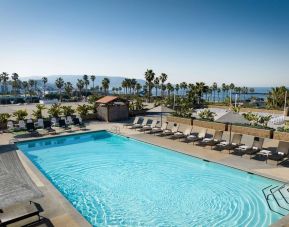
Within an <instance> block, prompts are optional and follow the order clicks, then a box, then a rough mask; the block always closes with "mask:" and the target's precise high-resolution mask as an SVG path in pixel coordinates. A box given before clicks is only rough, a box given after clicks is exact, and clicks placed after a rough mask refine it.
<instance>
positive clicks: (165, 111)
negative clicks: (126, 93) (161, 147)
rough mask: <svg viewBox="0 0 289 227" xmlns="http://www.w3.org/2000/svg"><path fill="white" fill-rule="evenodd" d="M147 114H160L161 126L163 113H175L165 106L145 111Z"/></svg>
mask: <svg viewBox="0 0 289 227" xmlns="http://www.w3.org/2000/svg"><path fill="white" fill-rule="evenodd" d="M147 112H148V113H160V114H161V124H162V123H163V113H174V112H175V111H174V110H173V109H170V108H168V107H166V106H163V105H161V106H156V107H154V108H152V109H150V110H148V111H147Z"/></svg>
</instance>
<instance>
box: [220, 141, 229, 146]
mask: <svg viewBox="0 0 289 227" xmlns="http://www.w3.org/2000/svg"><path fill="white" fill-rule="evenodd" d="M228 144H229V143H228V142H226V141H222V142H221V143H220V145H222V146H226V145H228Z"/></svg>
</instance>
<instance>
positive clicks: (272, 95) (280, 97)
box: [266, 86, 289, 108]
mask: <svg viewBox="0 0 289 227" xmlns="http://www.w3.org/2000/svg"><path fill="white" fill-rule="evenodd" d="M286 91H287V97H286V99H287V103H289V102H288V101H289V100H288V97H289V96H288V94H289V91H288V89H287V88H286V87H285V86H282V87H275V88H272V89H271V91H269V93H268V96H267V100H266V106H267V107H268V108H282V107H284V105H285V94H286Z"/></svg>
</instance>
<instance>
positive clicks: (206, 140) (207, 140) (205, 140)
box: [203, 138, 213, 142]
mask: <svg viewBox="0 0 289 227" xmlns="http://www.w3.org/2000/svg"><path fill="white" fill-rule="evenodd" d="M212 140H213V138H205V139H203V142H209V141H212Z"/></svg>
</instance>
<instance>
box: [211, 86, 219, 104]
mask: <svg viewBox="0 0 289 227" xmlns="http://www.w3.org/2000/svg"><path fill="white" fill-rule="evenodd" d="M212 90H213V93H214V102H216V91H217V90H218V84H217V83H216V82H214V83H213V85H212Z"/></svg>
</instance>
